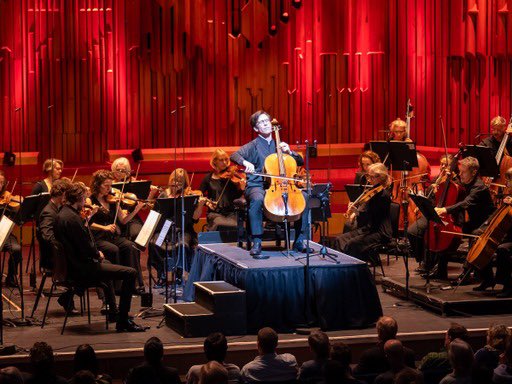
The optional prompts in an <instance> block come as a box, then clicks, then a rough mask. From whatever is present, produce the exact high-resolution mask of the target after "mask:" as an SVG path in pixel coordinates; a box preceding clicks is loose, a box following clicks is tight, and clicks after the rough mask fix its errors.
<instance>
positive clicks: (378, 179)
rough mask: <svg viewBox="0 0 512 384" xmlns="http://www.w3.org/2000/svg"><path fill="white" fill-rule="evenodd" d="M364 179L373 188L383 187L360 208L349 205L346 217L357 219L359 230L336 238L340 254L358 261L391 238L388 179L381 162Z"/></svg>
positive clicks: (371, 168) (366, 257)
mask: <svg viewBox="0 0 512 384" xmlns="http://www.w3.org/2000/svg"><path fill="white" fill-rule="evenodd" d="M367 177H368V181H369V182H370V183H371V184H372V186H373V188H377V187H378V186H382V187H383V188H382V190H381V191H379V192H378V193H377V194H376V195H375V196H373V197H372V198H371V199H370V200H369V201H368V202H367V203H365V204H363V206H361V207H360V208H357V207H356V206H355V205H354V203H350V204H349V206H348V210H347V216H348V218H349V220H350V221H354V220H355V219H356V218H357V221H358V225H357V227H358V228H357V229H354V230H352V231H350V232H347V233H344V234H342V235H340V236H338V238H337V240H336V244H337V248H338V249H339V250H340V251H341V252H345V253H346V254H348V255H350V256H354V257H357V258H358V259H361V260H367V259H368V257H369V252H370V251H371V250H372V249H374V248H375V246H377V245H378V244H385V243H388V242H389V240H390V239H391V237H392V228H391V216H390V207H391V195H390V192H389V190H388V187H389V185H390V184H391V177H390V176H389V174H388V170H387V168H386V166H385V165H384V164H382V163H375V164H372V165H370V166H369V167H368V175H367Z"/></svg>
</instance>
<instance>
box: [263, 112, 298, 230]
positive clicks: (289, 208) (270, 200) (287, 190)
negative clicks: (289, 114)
mask: <svg viewBox="0 0 512 384" xmlns="http://www.w3.org/2000/svg"><path fill="white" fill-rule="evenodd" d="M271 124H272V127H273V131H274V134H275V138H276V153H273V154H271V155H268V156H267V157H266V158H265V171H266V174H267V176H269V177H270V179H271V181H270V187H269V188H268V189H267V191H266V193H265V199H264V201H263V212H264V213H265V216H266V217H267V218H268V219H269V220H272V221H274V222H282V221H285V220H287V221H288V222H292V221H297V220H298V219H300V217H301V215H302V212H303V211H304V209H305V208H306V200H305V199H304V195H303V194H302V191H301V190H300V189H299V188H298V187H297V185H296V182H295V181H293V177H294V175H295V174H296V173H297V162H296V161H295V159H294V158H293V157H292V156H290V155H288V154H285V153H283V151H282V150H281V145H280V144H281V139H280V138H279V130H280V129H281V127H280V126H279V123H278V122H277V120H276V119H273V120H272V122H271ZM272 176H276V177H272Z"/></svg>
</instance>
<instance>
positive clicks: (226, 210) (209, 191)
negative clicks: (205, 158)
mask: <svg viewBox="0 0 512 384" xmlns="http://www.w3.org/2000/svg"><path fill="white" fill-rule="evenodd" d="M210 165H211V166H212V168H213V171H212V172H210V173H208V174H207V175H206V176H205V177H204V178H203V180H202V182H201V185H200V186H199V190H200V191H201V192H202V194H203V196H205V197H207V198H208V199H210V203H208V202H207V204H206V206H207V207H208V213H207V215H206V223H207V226H208V230H209V231H215V230H216V229H217V227H218V226H224V227H236V226H237V220H236V215H235V207H234V204H233V201H235V200H236V199H239V198H240V197H241V196H242V194H243V190H244V189H245V179H244V178H240V179H239V178H238V176H236V175H235V173H236V171H235V170H232V167H230V165H231V162H230V160H229V156H228V154H227V153H226V152H225V151H224V150H222V149H216V150H215V151H214V152H213V154H212V157H211V160H210ZM212 201H213V202H212Z"/></svg>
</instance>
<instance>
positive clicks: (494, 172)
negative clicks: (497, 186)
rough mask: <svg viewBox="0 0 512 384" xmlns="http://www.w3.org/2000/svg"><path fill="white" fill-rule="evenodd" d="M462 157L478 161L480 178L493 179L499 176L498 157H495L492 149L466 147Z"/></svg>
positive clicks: (481, 146) (479, 146) (474, 146)
mask: <svg viewBox="0 0 512 384" xmlns="http://www.w3.org/2000/svg"><path fill="white" fill-rule="evenodd" d="M462 155H463V157H468V156H472V157H474V158H476V159H477V160H478V164H479V165H480V167H479V169H478V173H479V174H480V176H482V177H492V178H496V177H498V176H499V174H500V167H499V165H498V163H496V157H495V156H494V155H493V152H492V149H491V148H489V147H485V146H483V145H466V147H465V149H464V152H463V153H462Z"/></svg>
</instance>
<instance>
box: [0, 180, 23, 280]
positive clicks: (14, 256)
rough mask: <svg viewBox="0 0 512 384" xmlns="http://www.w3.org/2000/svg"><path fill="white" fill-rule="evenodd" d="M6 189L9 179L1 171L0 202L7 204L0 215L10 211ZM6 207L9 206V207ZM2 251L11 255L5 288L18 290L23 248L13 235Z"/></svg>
mask: <svg viewBox="0 0 512 384" xmlns="http://www.w3.org/2000/svg"><path fill="white" fill-rule="evenodd" d="M6 187H7V179H6V177H5V173H4V171H2V170H0V200H5V201H4V203H5V204H4V205H0V209H1V210H0V213H2V212H3V211H4V209H5V210H7V209H9V207H8V203H9V201H8V199H6V197H8V195H10V193H9V191H7V188H6ZM5 205H7V207H6V206H5ZM0 218H1V217H0ZM2 251H4V252H7V253H9V262H8V266H7V277H6V278H5V286H6V287H9V288H16V287H18V279H17V275H18V265H19V264H20V262H21V246H20V243H19V242H18V239H17V238H16V236H14V235H13V234H12V233H11V234H10V235H9V237H8V238H7V240H6V241H5V244H4V247H3V248H2ZM0 278H1V276H0Z"/></svg>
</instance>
